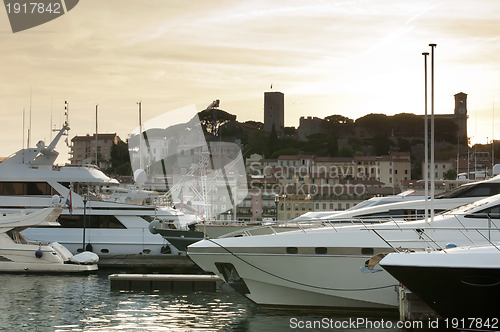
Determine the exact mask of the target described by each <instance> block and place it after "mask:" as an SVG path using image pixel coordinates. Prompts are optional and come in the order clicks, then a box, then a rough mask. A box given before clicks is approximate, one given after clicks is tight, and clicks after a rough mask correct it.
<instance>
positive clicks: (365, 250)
mask: <svg viewBox="0 0 500 332" xmlns="http://www.w3.org/2000/svg"><path fill="white" fill-rule="evenodd" d="M374 252H375V251H374V250H373V248H361V255H373V254H374Z"/></svg>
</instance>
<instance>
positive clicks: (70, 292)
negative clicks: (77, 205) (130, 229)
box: [0, 273, 397, 332]
mask: <svg viewBox="0 0 500 332" xmlns="http://www.w3.org/2000/svg"><path fill="white" fill-rule="evenodd" d="M331 316H332V313H330V314H328V315H326V317H331ZM294 317H298V318H299V319H301V320H314V319H321V318H322V317H324V316H322V315H321V314H318V313H317V312H314V311H312V312H311V311H309V312H302V313H301V312H296V311H270V310H263V309H259V308H258V307H257V306H256V305H254V304H252V303H251V302H250V301H248V300H247V299H246V298H244V297H243V296H241V295H240V294H238V293H236V292H234V291H230V290H229V289H226V288H224V289H223V290H220V291H218V292H216V293H205V292H199V293H187V294H182V293H154V294H150V293H142V292H111V291H110V285H109V281H108V279H107V275H106V274H102V273H101V274H94V275H88V276H58V275H53V276H35V275H1V274H0V330H8V331H12V330H15V331H237V332H260V331H287V330H288V331H292V330H293V331H299V330H300V329H291V328H290V319H292V318H294ZM335 317H336V319H344V318H347V317H348V316H345V317H344V316H342V315H338V314H337V315H336V316H335ZM320 330H321V331H325V329H320ZM334 330H335V329H333V331H334ZM307 331H314V329H308V330H307ZM329 331H332V330H330V329H329ZM337 331H340V330H339V329H337ZM381 331H384V330H381ZM386 331H389V330H386ZM392 331H397V330H392Z"/></svg>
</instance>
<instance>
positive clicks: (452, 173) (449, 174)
mask: <svg viewBox="0 0 500 332" xmlns="http://www.w3.org/2000/svg"><path fill="white" fill-rule="evenodd" d="M443 176H444V179H445V180H455V179H456V178H457V170H456V169H454V168H450V169H449V170H447V171H446V172H445V173H444V174H443Z"/></svg>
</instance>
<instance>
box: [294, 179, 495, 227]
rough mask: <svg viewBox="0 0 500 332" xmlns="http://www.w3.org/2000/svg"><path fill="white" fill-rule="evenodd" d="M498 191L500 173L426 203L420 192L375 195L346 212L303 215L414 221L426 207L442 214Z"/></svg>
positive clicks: (314, 218) (334, 219)
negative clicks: (385, 195)
mask: <svg viewBox="0 0 500 332" xmlns="http://www.w3.org/2000/svg"><path fill="white" fill-rule="evenodd" d="M496 194H500V175H497V176H495V177H492V178H489V179H487V180H482V181H473V182H469V183H465V184H462V185H461V186H459V187H456V188H454V189H451V190H448V191H445V192H443V193H441V194H438V195H436V196H435V197H434V200H433V202H431V200H430V199H428V200H427V202H426V201H425V196H420V195H416V196H413V195H402V196H398V195H395V196H388V197H374V198H372V199H369V200H367V201H364V202H361V203H360V204H358V205H357V206H355V207H353V208H351V209H348V210H345V211H333V212H328V211H324V212H318V213H317V214H316V215H314V216H312V218H309V219H307V217H304V218H302V219H301V221H306V220H309V221H330V222H339V221H343V222H345V221H346V220H353V219H363V221H364V222H367V221H368V220H370V219H374V221H377V220H380V218H390V219H395V220H398V219H399V220H403V219H404V220H415V219H419V218H423V217H424V214H425V207H426V206H427V209H428V210H430V209H431V208H433V209H434V213H435V214H439V213H442V212H444V211H447V210H450V209H454V208H456V207H457V206H460V205H463V204H467V203H470V202H474V201H477V200H479V199H481V198H484V197H489V196H493V195H496Z"/></svg>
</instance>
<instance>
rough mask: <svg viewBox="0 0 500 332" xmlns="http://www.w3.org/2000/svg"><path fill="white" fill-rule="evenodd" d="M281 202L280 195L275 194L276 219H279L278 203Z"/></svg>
mask: <svg viewBox="0 0 500 332" xmlns="http://www.w3.org/2000/svg"><path fill="white" fill-rule="evenodd" d="M279 203H280V196H279V195H278V194H276V195H275V196H274V204H276V221H278V204H279Z"/></svg>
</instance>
